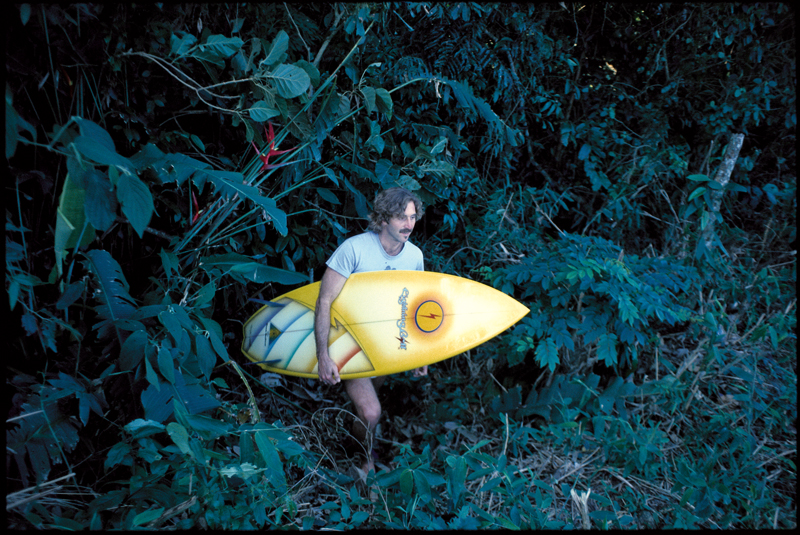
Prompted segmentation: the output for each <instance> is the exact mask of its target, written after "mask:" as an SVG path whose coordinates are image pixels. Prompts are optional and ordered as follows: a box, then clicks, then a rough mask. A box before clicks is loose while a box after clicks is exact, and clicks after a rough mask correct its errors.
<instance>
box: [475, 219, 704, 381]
mask: <svg viewBox="0 0 800 535" xmlns="http://www.w3.org/2000/svg"><path fill="white" fill-rule="evenodd" d="M491 278H492V283H493V284H494V285H495V287H497V288H499V289H501V290H502V291H504V292H506V293H513V294H514V295H518V296H520V297H521V298H522V299H524V300H530V301H531V313H530V315H528V316H526V317H525V318H523V320H522V321H521V322H520V324H519V326H518V327H517V328H516V329H515V331H514V337H515V349H516V352H515V353H510V354H509V356H508V363H509V364H510V365H516V364H519V363H520V362H522V361H523V360H524V358H525V354H526V353H527V352H528V351H529V350H534V351H535V353H534V355H535V359H536V362H537V363H538V364H539V365H540V366H542V367H545V368H549V370H550V371H551V372H553V371H555V369H556V368H557V367H558V365H559V364H560V363H561V358H560V357H559V352H560V351H562V350H565V351H569V352H573V351H576V348H577V344H576V342H577V343H578V344H580V345H581V346H583V347H594V353H595V355H596V359H597V360H599V361H601V362H603V363H604V364H605V365H606V366H608V367H611V368H617V369H619V368H627V367H630V366H631V365H633V367H634V368H635V367H636V366H635V363H636V362H637V361H638V351H639V350H640V349H639V348H642V349H644V348H646V347H647V346H648V345H649V344H651V343H652V342H653V340H654V338H655V334H656V332H657V330H656V328H655V325H654V324H656V323H663V324H666V325H675V324H677V323H681V322H686V321H688V320H689V319H690V318H691V317H692V311H691V309H690V308H688V307H686V306H684V305H681V304H679V303H680V302H679V298H678V296H679V295H680V294H684V295H690V294H691V290H692V288H693V286H694V285H695V283H696V281H697V274H696V272H695V270H694V269H693V268H690V267H685V266H682V265H680V264H676V263H674V262H669V261H667V260H665V259H660V258H655V259H653V258H648V257H638V256H636V255H630V256H628V257H625V255H624V253H623V249H622V248H620V247H619V246H616V245H614V244H612V243H611V242H608V241H607V240H602V239H599V238H594V237H580V236H574V235H568V234H565V235H563V236H562V237H561V238H560V239H559V240H556V241H554V242H552V243H551V244H548V245H546V246H544V247H543V248H542V250H541V251H540V252H539V253H538V254H536V255H534V256H532V257H529V258H525V259H523V260H522V262H520V263H519V264H514V265H509V266H507V267H504V268H501V269H498V270H495V271H494V272H493V273H492V274H491ZM618 344H621V345H622V347H623V348H624V349H622V350H619V349H618Z"/></svg>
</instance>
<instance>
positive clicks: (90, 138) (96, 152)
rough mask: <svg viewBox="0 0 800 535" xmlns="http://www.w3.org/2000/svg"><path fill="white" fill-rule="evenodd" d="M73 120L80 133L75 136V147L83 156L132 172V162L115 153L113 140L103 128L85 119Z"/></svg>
mask: <svg viewBox="0 0 800 535" xmlns="http://www.w3.org/2000/svg"><path fill="white" fill-rule="evenodd" d="M75 122H76V123H78V126H79V127H80V131H81V135H80V136H78V137H77V138H75V140H74V141H73V144H74V146H75V148H76V149H77V150H78V152H80V153H81V154H82V155H84V156H85V157H87V158H89V159H90V160H92V161H93V162H95V163H98V164H101V165H113V166H114V167H117V168H119V169H122V170H124V171H126V173H131V172H133V169H134V166H133V163H131V161H130V160H129V159H127V158H125V157H124V156H120V155H119V154H117V150H116V148H115V147H114V141H113V140H112V139H111V136H110V135H109V134H108V132H106V131H105V130H104V129H103V128H101V127H100V126H98V125H97V124H95V123H93V122H92V121H89V120H87V119H82V118H80V117H77V118H76V119H75Z"/></svg>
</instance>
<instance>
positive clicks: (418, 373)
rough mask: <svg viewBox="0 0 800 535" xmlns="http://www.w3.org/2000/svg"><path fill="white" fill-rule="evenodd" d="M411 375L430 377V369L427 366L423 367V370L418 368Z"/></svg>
mask: <svg viewBox="0 0 800 535" xmlns="http://www.w3.org/2000/svg"><path fill="white" fill-rule="evenodd" d="M411 374H412V375H413V376H414V377H423V376H425V375H428V367H427V366H423V367H421V368H417V369H416V370H414V371H413V372H411Z"/></svg>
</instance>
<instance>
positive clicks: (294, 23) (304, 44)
mask: <svg viewBox="0 0 800 535" xmlns="http://www.w3.org/2000/svg"><path fill="white" fill-rule="evenodd" d="M283 7H284V8H285V9H286V13H287V14H288V15H289V20H291V21H292V25H293V26H294V29H295V30H297V36H298V37H299V38H300V40H301V41H302V42H303V46H305V47H306V52H307V53H308V61H311V49H310V48H309V47H308V44H307V43H306V40H305V39H303V34H301V33H300V28H298V27H297V23H296V22H295V21H294V17H292V12H291V11H289V6H287V5H286V2H284V3H283Z"/></svg>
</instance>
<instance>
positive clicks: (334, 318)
mask: <svg viewBox="0 0 800 535" xmlns="http://www.w3.org/2000/svg"><path fill="white" fill-rule="evenodd" d="M319 286H320V283H319V282H316V283H314V284H309V285H307V286H303V287H301V288H298V289H296V290H293V291H291V292H289V293H286V294H284V295H282V296H280V297H278V298H276V299H274V300H272V301H270V303H268V304H267V305H265V306H263V307H262V308H261V309H260V310H259V311H258V312H256V313H255V314H254V315H253V316H252V317H251V318H250V319H249V320H247V323H245V325H244V340H243V342H242V352H243V353H244V354H245V356H246V357H247V358H248V359H250V360H252V361H253V362H256V363H258V364H259V365H260V366H261V367H262V368H263V369H265V370H267V371H270V372H276V373H282V374H286V375H295V376H299V377H309V378H317V377H318V376H319V375H318V371H317V346H316V342H315V339H314V307H315V306H316V302H317V296H318V294H319ZM528 312H529V310H528V308H527V307H525V306H524V305H522V304H521V303H519V302H518V301H516V300H514V299H512V298H511V297H509V296H508V295H506V294H504V293H503V292H500V291H498V290H495V289H494V288H492V287H490V286H487V285H485V284H481V283H479V282H475V281H472V280H469V279H465V278H462V277H456V276H453V275H446V274H443V273H435V272H432V271H371V272H366V273H354V274H352V275H350V277H349V278H348V279H347V282H345V284H344V287H343V288H342V291H341V293H340V294H339V296H338V297H337V298H336V300H335V301H334V302H333V305H332V306H331V329H330V334H329V338H328V345H329V348H328V354H329V355H330V356H331V358H332V359H333V361H334V362H335V363H336V365H337V366H338V367H339V375H340V377H341V378H342V379H354V378H357V377H375V376H378V375H388V374H391V373H398V372H402V371H406V370H412V369H414V368H419V367H421V366H425V365H428V364H433V363H434V362H439V361H441V360H444V359H447V358H450V357H453V356H455V355H458V354H459V353H463V352H464V351H467V350H469V349H472V348H473V347H475V346H477V345H479V344H482V343H483V342H485V341H487V340H489V339H490V338H492V337H494V336H496V335H498V334H500V333H501V332H502V331H504V330H505V329H507V328H508V327H510V326H511V325H513V324H514V323H516V322H517V321H519V320H520V319H521V318H522V317H523V316H525V314H527V313H528Z"/></svg>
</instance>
